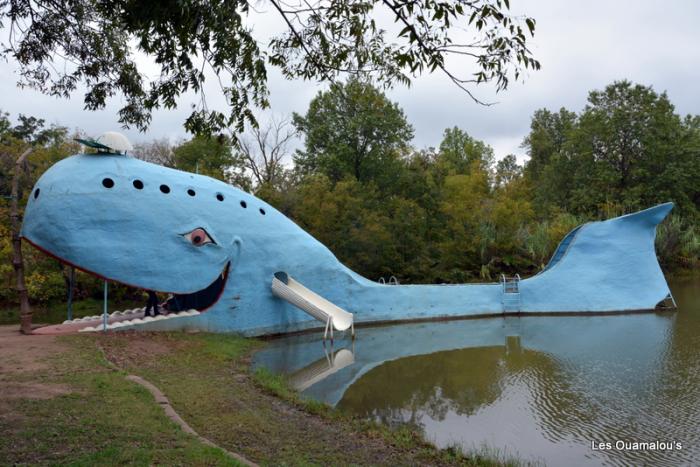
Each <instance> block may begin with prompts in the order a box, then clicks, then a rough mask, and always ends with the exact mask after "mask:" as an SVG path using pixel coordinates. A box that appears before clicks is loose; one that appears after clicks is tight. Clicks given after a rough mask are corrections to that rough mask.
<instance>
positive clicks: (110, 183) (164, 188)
mask: <svg viewBox="0 0 700 467" xmlns="http://www.w3.org/2000/svg"><path fill="white" fill-rule="evenodd" d="M132 184H133V185H134V188H136V189H137V190H142V189H143V182H142V181H141V180H138V179H136V180H134V181H133V182H132ZM102 186H104V187H105V188H107V189H109V188H113V187H114V180H112V179H111V178H104V179H102ZM40 191H41V190H40V189H39V188H37V189H36V190H34V199H37V198H38V197H39V193H40ZM160 191H161V193H163V194H166V195H167V194H168V193H170V187H169V186H168V185H161V186H160ZM187 194H188V195H190V196H193V197H194V196H196V195H197V193H196V192H195V191H194V190H193V189H192V188H188V189H187ZM216 199H217V200H219V201H223V200H224V195H222V194H221V193H217V194H216ZM240 204H241V207H242V208H247V207H248V204H247V203H246V202H245V201H243V200H241V202H240ZM258 210H259V211H260V214H262V215H263V216H264V215H265V214H266V213H265V210H264V209H263V208H258Z"/></svg>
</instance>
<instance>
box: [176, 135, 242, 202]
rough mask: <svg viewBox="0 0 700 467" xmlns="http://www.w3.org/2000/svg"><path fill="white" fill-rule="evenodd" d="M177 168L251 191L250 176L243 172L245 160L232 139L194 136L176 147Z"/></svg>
mask: <svg viewBox="0 0 700 467" xmlns="http://www.w3.org/2000/svg"><path fill="white" fill-rule="evenodd" d="M173 162H174V165H175V167H177V168H178V169H180V170H185V171H187V172H196V173H199V174H201V175H207V176H209V177H212V178H216V179H219V180H222V181H225V182H227V183H232V184H234V185H238V186H239V187H241V188H242V189H244V190H250V188H251V183H250V179H249V178H248V177H247V176H246V174H245V172H244V161H243V159H242V158H241V157H240V156H239V155H237V154H236V153H235V152H234V151H233V145H232V143H231V140H230V138H228V137H227V136H225V135H219V136H217V137H209V136H195V137H194V138H192V139H191V140H189V141H185V142H183V143H182V144H180V145H179V146H177V147H176V148H175V149H173Z"/></svg>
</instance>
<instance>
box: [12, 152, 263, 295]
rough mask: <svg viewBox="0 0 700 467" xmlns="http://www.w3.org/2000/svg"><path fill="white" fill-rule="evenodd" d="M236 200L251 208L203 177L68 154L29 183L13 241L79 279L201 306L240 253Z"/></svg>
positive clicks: (116, 158) (239, 195) (128, 160)
mask: <svg viewBox="0 0 700 467" xmlns="http://www.w3.org/2000/svg"><path fill="white" fill-rule="evenodd" d="M246 201H247V203H248V204H250V203H255V202H256V201H257V202H258V203H259V200H255V198H253V197H252V196H250V195H248V194H247V193H244V192H242V191H241V190H238V189H236V188H234V187H231V186H230V185H227V184H225V183H223V182H220V181H218V180H214V179H211V178H209V177H204V176H200V175H194V174H190V173H186V172H181V171H178V170H174V169H169V168H165V167H162V166H158V165H155V164H151V163H148V162H144V161H141V160H138V159H134V158H132V157H127V156H122V155H102V154H100V155H76V156H72V157H69V158H67V159H64V160H63V161H61V162H59V163H57V164H56V165H54V166H53V167H51V168H50V169H49V170H48V171H47V172H46V173H44V175H43V176H42V177H41V178H40V179H39V181H38V182H37V183H36V185H35V187H34V190H33V192H32V194H31V196H30V200H29V203H28V205H27V208H26V211H25V217H24V223H23V227H22V237H23V238H24V239H25V240H27V241H29V242H30V243H32V244H33V245H34V246H36V247H38V248H39V249H41V250H43V251H45V252H46V253H48V254H50V255H52V256H55V257H56V258H58V259H59V260H61V261H63V262H65V263H68V264H72V265H74V266H76V267H78V268H80V269H83V270H85V271H87V272H90V273H93V274H96V275H98V276H101V277H103V278H106V279H109V280H113V281H118V282H121V283H124V284H128V285H132V286H135V287H140V288H144V289H150V290H155V291H162V292H171V293H175V294H179V295H186V296H187V295H189V296H190V299H191V302H192V303H195V304H196V306H195V307H196V308H208V307H209V306H211V305H212V304H213V302H214V301H216V300H217V299H218V297H219V296H220V295H221V292H222V291H223V289H224V287H225V285H226V279H227V276H228V273H229V269H231V268H232V267H235V265H236V264H235V263H236V261H237V259H238V256H239V254H240V248H241V239H240V238H239V237H238V236H237V233H236V231H235V226H236V225H239V224H240V223H241V222H243V221H244V219H243V217H244V213H243V211H250V210H251V209H241V206H244V205H245V206H247V204H246ZM252 207H253V206H251V208H252ZM265 207H266V205H265ZM256 210H257V209H256ZM259 211H260V213H264V212H265V211H264V208H263V207H261V208H259ZM249 216H250V214H248V217H249ZM222 219H226V222H221V220H222ZM227 227H228V228H227Z"/></svg>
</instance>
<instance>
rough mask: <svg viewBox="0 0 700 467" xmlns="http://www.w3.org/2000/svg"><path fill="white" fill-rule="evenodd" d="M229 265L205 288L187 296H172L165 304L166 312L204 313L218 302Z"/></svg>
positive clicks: (224, 284)
mask: <svg viewBox="0 0 700 467" xmlns="http://www.w3.org/2000/svg"><path fill="white" fill-rule="evenodd" d="M230 266H231V263H230V262H228V263H226V266H225V267H224V270H223V271H222V272H221V274H219V275H218V276H217V278H216V279H214V281H213V282H212V283H211V284H209V285H208V286H206V287H205V288H203V289H201V290H198V291H196V292H192V293H189V294H173V296H172V297H171V298H170V299H169V300H168V301H167V302H166V305H165V306H166V309H167V310H168V311H183V310H197V311H199V312H204V311H206V310H208V309H209V308H211V307H212V306H214V304H215V303H216V302H218V301H219V299H220V298H221V295H222V294H223V292H224V287H225V286H226V281H227V279H228V273H229V269H230Z"/></svg>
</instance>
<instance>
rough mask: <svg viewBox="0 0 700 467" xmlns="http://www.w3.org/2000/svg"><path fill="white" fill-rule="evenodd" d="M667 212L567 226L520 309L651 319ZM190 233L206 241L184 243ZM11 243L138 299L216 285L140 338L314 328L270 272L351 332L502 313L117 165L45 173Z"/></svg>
mask: <svg viewBox="0 0 700 467" xmlns="http://www.w3.org/2000/svg"><path fill="white" fill-rule="evenodd" d="M106 179H109V181H108V180H106ZM110 181H111V182H110ZM138 182H140V183H138ZM137 186H141V188H140V189H139V188H137ZM672 207H673V205H672V203H666V204H662V205H659V206H655V207H652V208H650V209H647V210H644V211H641V212H638V213H635V214H630V215H626V216H622V217H618V218H615V219H610V220H607V221H602V222H592V223H588V224H585V225H583V226H582V227H580V229H579V230H578V231H577V232H575V234H574V235H573V238H572V239H571V241H570V242H569V243H568V246H566V247H565V251H560V252H558V253H557V256H558V259H557V261H556V262H555V264H552V265H550V267H549V268H548V269H547V270H545V271H543V272H541V273H540V274H538V275H536V276H534V277H531V278H529V279H524V280H523V281H522V282H521V283H520V292H521V310H522V311H523V312H528V313H539V312H608V311H629V310H651V309H654V307H655V306H656V304H657V303H658V302H659V301H661V300H663V299H664V298H665V297H666V296H667V295H668V294H669V288H668V285H667V283H666V280H665V278H664V275H663V273H662V271H661V268H660V267H659V264H658V261H657V258H656V254H655V250H654V238H655V234H656V226H657V225H658V223H659V222H661V221H662V220H663V219H664V217H666V215H667V214H668V213H669V211H670V210H671V209H672ZM465 209H468V207H465ZM197 229H203V230H204V231H206V233H207V234H208V236H209V238H210V240H211V241H210V242H209V241H206V242H201V243H198V244H196V243H193V240H192V234H193V232H196V231H198V230H197ZM22 237H23V238H24V239H25V240H27V241H29V242H30V243H32V244H33V245H35V246H36V247H38V248H40V249H42V250H43V251H45V252H47V253H49V254H51V255H53V256H56V257H57V258H59V259H61V260H63V261H65V262H67V263H70V264H73V265H75V266H77V267H79V268H81V269H83V270H85V271H88V272H91V273H94V274H97V275H99V276H101V277H104V278H106V279H109V280H111V281H118V282H122V283H125V284H130V285H133V286H136V287H140V288H144V289H152V290H156V291H162V292H171V293H176V294H193V293H196V292H197V291H200V290H203V289H205V288H207V286H209V285H210V284H212V283H213V282H215V280H216V279H217V278H218V277H219V276H220V275H221V274H224V273H227V274H228V275H227V276H226V279H225V281H223V282H222V283H223V290H222V292H221V295H220V297H219V298H218V300H217V301H216V302H215V303H213V304H212V305H211V306H210V307H209V308H208V309H206V312H204V313H201V314H199V315H197V316H191V317H182V318H177V319H169V320H164V321H159V322H151V323H144V324H139V325H137V327H138V328H139V329H147V330H174V329H197V330H204V331H213V332H240V333H243V334H246V335H262V334H270V333H283V332H290V331H296V330H302V329H307V328H310V327H317V326H318V322H317V321H315V320H313V318H311V317H310V316H309V315H307V314H305V313H304V312H302V311H300V310H298V309H296V308H294V307H293V306H291V305H289V304H288V303H286V302H284V301H282V300H280V299H278V298H276V297H274V296H273V295H272V293H271V291H270V284H271V281H272V277H273V275H274V273H275V272H277V271H285V272H287V273H288V274H290V275H291V276H292V277H294V278H295V279H296V280H297V281H299V282H300V283H302V284H304V286H306V287H307V288H309V289H311V290H313V291H314V292H316V293H318V294H319V295H321V296H323V297H324V298H326V299H328V300H330V301H331V302H334V303H335V304H337V305H338V306H340V307H342V308H344V309H346V310H348V311H350V312H352V313H354V314H355V321H356V322H357V323H363V322H365V323H367V322H376V321H385V320H387V321H393V320H411V319H431V318H447V317H458V316H476V315H482V314H498V313H502V312H503V307H502V289H501V285H500V284H467V285H398V286H397V285H383V284H378V283H375V282H373V281H370V280H368V279H366V278H364V277H361V276H360V275H358V274H356V273H355V272H353V271H351V270H350V269H348V268H347V267H345V266H344V265H343V264H341V263H340V262H339V261H338V260H337V259H336V257H335V256H334V255H333V253H332V252H331V251H330V250H329V249H328V248H326V247H325V246H324V245H323V244H321V243H320V242H319V241H317V240H316V239H315V238H313V237H312V236H311V235H309V234H308V233H307V232H305V231H304V230H303V229H301V228H300V227H299V226H298V225H296V224H295V223H294V222H293V221H291V220H290V219H288V218H287V217H285V216H284V215H283V214H282V213H280V212H279V211H277V210H276V209H275V208H273V207H272V206H270V205H268V204H267V203H265V202H264V201H262V200H260V199H258V198H256V197H254V196H252V195H250V194H248V193H245V192H243V191H241V190H239V189H237V188H235V187H232V186H230V185H227V184H225V183H223V182H220V181H218V180H214V179H212V178H209V177H205V176H201V175H195V174H191V173H187V172H182V171H178V170H174V169H170V168H166V167H162V166H159V165H155V164H151V163H148V162H144V161H141V160H138V159H135V158H132V157H127V156H121V155H76V156H72V157H69V158H67V159H64V160H62V161H60V162H58V163H57V164H55V165H54V166H53V167H51V168H50V169H49V170H47V171H46V173H45V174H44V175H43V176H42V177H41V178H40V179H39V181H38V182H37V184H36V186H35V187H34V192H33V193H32V196H30V199H29V202H28V205H27V208H26V211H25V217H24V223H23V228H22Z"/></svg>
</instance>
